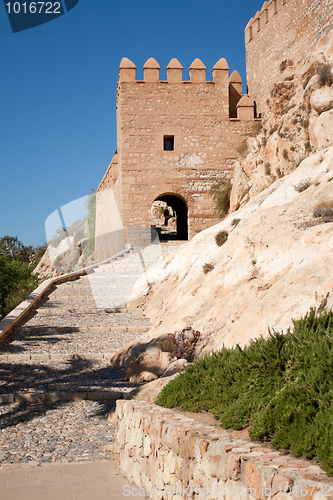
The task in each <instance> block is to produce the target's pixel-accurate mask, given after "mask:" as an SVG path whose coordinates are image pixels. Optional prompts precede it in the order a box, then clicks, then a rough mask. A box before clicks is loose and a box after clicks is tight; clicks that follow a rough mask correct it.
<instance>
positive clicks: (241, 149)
mask: <svg viewBox="0 0 333 500" xmlns="http://www.w3.org/2000/svg"><path fill="white" fill-rule="evenodd" d="M248 150H249V146H248V144H247V142H242V144H241V145H240V146H239V147H238V148H237V151H238V153H239V154H240V155H241V156H246V155H247V152H248Z"/></svg>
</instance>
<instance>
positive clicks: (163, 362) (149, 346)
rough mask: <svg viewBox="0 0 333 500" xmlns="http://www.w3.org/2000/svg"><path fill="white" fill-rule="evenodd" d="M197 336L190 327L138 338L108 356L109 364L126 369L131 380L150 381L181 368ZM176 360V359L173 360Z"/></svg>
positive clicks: (192, 350) (189, 358) (188, 358)
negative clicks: (111, 355)
mask: <svg viewBox="0 0 333 500" xmlns="http://www.w3.org/2000/svg"><path fill="white" fill-rule="evenodd" d="M198 338H199V332H196V331H194V330H192V328H190V327H189V328H185V329H183V330H182V331H180V332H178V333H175V334H174V333H166V334H162V335H156V336H152V337H150V338H147V337H146V338H143V337H140V339H138V340H136V341H134V342H130V343H128V344H126V345H125V346H124V347H123V348H122V349H120V351H118V352H117V353H116V354H115V355H114V356H113V357H112V358H111V360H110V364H111V365H112V366H114V367H115V368H118V369H123V370H126V379H128V380H129V381H130V382H134V383H137V384H141V383H146V382H151V381H152V380H155V379H156V378H157V377H160V376H161V375H163V374H164V375H165V376H169V375H170V374H173V373H176V372H178V371H180V370H181V369H183V368H184V367H185V366H186V364H185V362H186V363H187V361H190V360H191V359H192V358H193V352H194V346H195V344H196V342H197V340H198ZM179 358H181V359H179ZM176 360H178V361H179V362H178V363H174V362H175V361H176ZM172 363H173V364H172Z"/></svg>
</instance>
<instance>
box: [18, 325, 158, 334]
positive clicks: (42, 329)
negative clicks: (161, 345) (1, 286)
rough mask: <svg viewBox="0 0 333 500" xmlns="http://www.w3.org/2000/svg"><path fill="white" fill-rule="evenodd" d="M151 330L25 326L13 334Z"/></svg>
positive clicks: (139, 328) (146, 327) (144, 327)
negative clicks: (53, 331)
mask: <svg viewBox="0 0 333 500" xmlns="http://www.w3.org/2000/svg"><path fill="white" fill-rule="evenodd" d="M150 328H151V325H147V324H145V325H137V326H124V325H123V326H87V327H83V326H62V327H52V326H46V325H45V326H40V327H35V326H26V327H22V326H21V327H16V328H15V333H21V332H29V334H33V333H43V332H46V333H49V332H52V330H55V332H56V333H57V334H60V333H71V332H72V333H86V332H92V333H94V332H96V333H122V332H124V333H125V332H136V331H140V332H147V331H148V330H149V329H150Z"/></svg>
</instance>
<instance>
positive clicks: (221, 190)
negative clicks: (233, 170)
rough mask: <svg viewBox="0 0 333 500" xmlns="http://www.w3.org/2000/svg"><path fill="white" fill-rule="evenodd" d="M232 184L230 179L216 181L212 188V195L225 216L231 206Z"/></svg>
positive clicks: (220, 212)
mask: <svg viewBox="0 0 333 500" xmlns="http://www.w3.org/2000/svg"><path fill="white" fill-rule="evenodd" d="M231 188H232V185H231V183H230V182H229V181H219V182H215V183H214V184H213V185H212V187H211V188H210V192H209V193H210V195H211V196H212V198H213V200H214V201H215V206H216V210H217V212H218V213H219V214H220V215H221V217H224V216H225V215H227V213H228V211H229V208H230V192H231Z"/></svg>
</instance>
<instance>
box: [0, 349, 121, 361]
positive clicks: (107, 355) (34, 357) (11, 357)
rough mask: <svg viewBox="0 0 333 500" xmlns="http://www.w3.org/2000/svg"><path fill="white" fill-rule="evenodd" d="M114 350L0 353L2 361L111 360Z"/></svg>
mask: <svg viewBox="0 0 333 500" xmlns="http://www.w3.org/2000/svg"><path fill="white" fill-rule="evenodd" d="M115 353H116V351H114V352H104V353H97V352H80V353H73V354H53V353H51V354H33V353H31V354H29V353H28V354H22V353H19V354H0V363H18V362H20V361H23V362H24V361H38V362H43V361H50V360H51V361H69V360H71V359H81V360H91V361H100V360H103V359H104V360H108V361H109V360H110V359H111V358H112V357H113V356H114V355H115Z"/></svg>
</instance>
